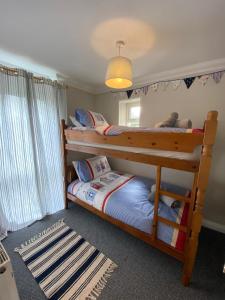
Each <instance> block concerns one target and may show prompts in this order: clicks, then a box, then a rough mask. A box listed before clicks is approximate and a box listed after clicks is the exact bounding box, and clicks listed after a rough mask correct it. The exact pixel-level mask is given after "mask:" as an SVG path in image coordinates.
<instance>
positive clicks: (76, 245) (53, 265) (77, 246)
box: [35, 238, 85, 283]
mask: <svg viewBox="0 0 225 300" xmlns="http://www.w3.org/2000/svg"><path fill="white" fill-rule="evenodd" d="M84 242H85V239H84V238H81V239H80V240H79V241H78V242H77V243H76V244H75V245H74V246H73V247H72V248H70V249H69V250H68V251H67V252H66V253H65V254H64V255H63V256H61V257H60V258H59V259H57V260H56V261H55V262H54V263H53V264H52V265H51V266H50V267H49V268H48V269H47V270H45V271H44V272H43V273H41V274H40V275H39V276H38V277H36V278H35V279H36V280H37V282H38V283H40V282H41V281H42V280H44V279H45V277H47V276H48V275H49V274H50V273H52V272H53V271H54V270H55V269H56V268H58V267H59V265H60V264H61V263H63V262H64V260H66V259H67V258H68V257H69V256H70V255H71V254H72V253H74V252H76V251H77V249H78V248H79V247H80V246H81V245H82V244H83V243H84Z"/></svg>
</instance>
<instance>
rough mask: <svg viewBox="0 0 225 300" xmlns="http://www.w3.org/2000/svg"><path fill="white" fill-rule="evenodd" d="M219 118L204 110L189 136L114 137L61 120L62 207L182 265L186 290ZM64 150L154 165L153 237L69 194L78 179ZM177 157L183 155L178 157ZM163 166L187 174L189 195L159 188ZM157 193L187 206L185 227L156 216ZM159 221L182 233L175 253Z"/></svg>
mask: <svg viewBox="0 0 225 300" xmlns="http://www.w3.org/2000/svg"><path fill="white" fill-rule="evenodd" d="M217 117H218V113H217V111H210V112H208V114H207V118H206V120H205V122H204V127H203V130H192V131H189V132H170V131H168V132H167V131H159V132H158V131H154V130H153V131H143V132H142V131H137V132H135V131H134V132H132V131H127V132H126V131H125V132H122V133H121V134H119V135H115V136H105V135H101V134H99V133H98V132H96V131H95V130H73V129H72V128H70V127H67V126H66V125H65V121H64V120H61V136H62V153H63V162H64V195H65V197H64V201H65V208H68V201H73V202H75V203H77V204H79V205H81V206H82V207H84V208H86V209H87V210H89V211H91V212H92V213H95V214H96V215H98V216H100V217H101V218H103V219H104V220H107V221H109V222H111V223H112V224H115V225H116V226H118V227H119V228H121V229H122V230H124V231H126V232H128V233H130V234H132V235H133V236H135V237H137V238H139V239H141V240H143V241H144V242H146V243H148V244H149V245H151V246H154V247H156V248H158V249H160V250H161V251H163V252H165V253H167V254H169V255H171V256H173V257H175V258H176V259H178V260H179V261H181V262H182V263H183V274H182V283H183V284H184V285H185V286H187V285H189V282H190V279H191V274H192V271H193V267H194V263H195V257H196V253H197V248H198V236H199V233H200V230H201V224H202V218H203V205H204V198H205V191H206V188H207V184H208V178H209V172H210V165H211V157H212V147H213V144H214V142H215V137H216V131H217ZM199 147H200V148H201V151H200V153H199V155H193V154H194V153H195V151H196V149H198V148H199ZM135 149H136V150H135ZM141 149H142V150H141ZM68 151H78V152H84V153H89V154H93V155H105V156H108V157H115V158H119V159H125V160H129V161H135V162H140V163H145V164H149V165H153V166H156V181H155V182H156V191H155V201H154V217H153V223H152V230H151V234H148V233H146V232H143V231H141V230H139V229H137V228H134V227H132V226H130V225H128V224H126V223H124V222H121V221H120V220H118V219H116V218H113V217H111V216H109V215H107V214H106V213H104V212H102V211H101V210H98V209H96V208H94V207H93V206H91V205H89V204H87V203H85V202H84V201H82V200H81V199H79V198H77V197H76V196H74V195H73V194H71V193H69V192H68V185H69V184H70V183H71V182H72V181H73V180H74V179H75V178H77V175H76V172H75V169H74V168H73V167H71V166H69V165H67V154H68ZM168 153H169V154H168ZM178 153H180V154H181V155H177V154H178ZM162 168H171V169H176V170H180V171H187V172H191V173H192V174H193V184H192V189H191V192H190V193H189V195H180V194H176V193H173V192H170V191H167V190H164V189H162V186H161V172H162ZM161 195H166V196H169V197H171V198H173V199H176V200H177V201H179V202H181V203H183V204H185V205H187V206H188V217H187V222H186V223H185V225H184V224H178V223H177V222H174V221H171V220H169V219H167V218H164V217H162V216H160V215H159V214H158V209H159V202H160V201H159V199H160V196H161ZM159 223H164V224H166V225H167V226H170V227H172V228H176V229H178V230H179V231H180V232H182V233H183V234H185V245H184V248H183V250H181V249H176V248H174V247H172V246H171V245H168V244H167V243H165V242H163V241H162V240H160V239H159V238H158V236H157V229H158V225H159Z"/></svg>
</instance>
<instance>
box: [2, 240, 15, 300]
mask: <svg viewBox="0 0 225 300" xmlns="http://www.w3.org/2000/svg"><path fill="white" fill-rule="evenodd" d="M0 300H19V295H18V291H17V287H16V282H15V279H14V275H13V270H12V265H11V262H10V259H9V256H8V254H7V252H6V251H5V249H4V247H3V245H2V244H1V243H0Z"/></svg>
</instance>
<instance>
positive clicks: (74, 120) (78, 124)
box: [70, 116, 83, 127]
mask: <svg viewBox="0 0 225 300" xmlns="http://www.w3.org/2000/svg"><path fill="white" fill-rule="evenodd" d="M70 121H71V122H72V123H73V125H74V126H75V127H83V125H82V124H80V123H79V122H78V121H77V120H76V119H75V118H74V117H73V116H70Z"/></svg>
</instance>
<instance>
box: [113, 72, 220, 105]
mask: <svg viewBox="0 0 225 300" xmlns="http://www.w3.org/2000/svg"><path fill="white" fill-rule="evenodd" d="M224 73H225V70H224V71H219V72H214V73H209V74H203V75H198V76H192V77H187V78H183V79H176V80H166V81H158V82H155V83H151V84H148V85H145V86H143V87H139V88H135V89H130V90H127V91H126V92H125V93H126V94H127V97H128V99H129V98H130V97H131V96H132V95H133V96H139V95H140V94H144V95H147V93H148V92H149V90H152V91H154V92H156V91H157V90H158V88H159V87H162V89H163V90H166V88H167V87H168V86H169V85H170V86H171V87H172V88H173V89H174V90H176V89H178V88H179V87H180V86H181V83H182V82H184V84H185V86H186V87H187V89H189V88H190V87H191V86H192V84H193V83H194V81H196V80H198V81H199V82H200V84H201V85H202V86H205V85H206V83H207V81H208V79H209V78H210V77H211V78H212V79H213V80H214V81H215V82H216V83H219V82H220V81H221V78H222V77H223V74H224ZM116 93H118V92H116ZM119 93H120V92H119Z"/></svg>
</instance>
